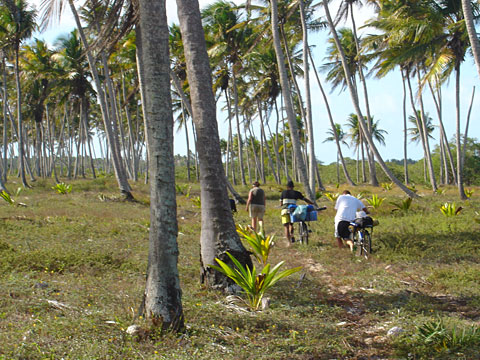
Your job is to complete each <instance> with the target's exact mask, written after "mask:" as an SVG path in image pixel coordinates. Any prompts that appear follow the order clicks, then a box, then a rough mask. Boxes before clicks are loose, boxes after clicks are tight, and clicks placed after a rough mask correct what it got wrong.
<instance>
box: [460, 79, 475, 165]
mask: <svg viewBox="0 0 480 360" xmlns="http://www.w3.org/2000/svg"><path fill="white" fill-rule="evenodd" d="M474 98H475V86H474V87H473V90H472V98H471V99H470V106H469V107H468V113H467V123H466V124H465V133H464V135H463V149H462V164H464V163H465V155H466V153H467V142H468V127H469V125H470V115H471V114H472V106H473V99H474Z"/></svg>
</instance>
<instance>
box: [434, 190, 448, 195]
mask: <svg viewBox="0 0 480 360" xmlns="http://www.w3.org/2000/svg"><path fill="white" fill-rule="evenodd" d="M445 192H446V190H445V189H440V188H438V189H437V190H435V194H437V195H444V194H445Z"/></svg>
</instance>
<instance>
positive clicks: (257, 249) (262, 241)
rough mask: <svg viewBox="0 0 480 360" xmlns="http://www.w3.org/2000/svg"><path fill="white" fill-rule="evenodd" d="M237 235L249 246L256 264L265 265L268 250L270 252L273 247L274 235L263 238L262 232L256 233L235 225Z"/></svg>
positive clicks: (268, 253)
mask: <svg viewBox="0 0 480 360" xmlns="http://www.w3.org/2000/svg"><path fill="white" fill-rule="evenodd" d="M237 233H238V234H239V235H240V238H242V239H244V240H245V241H246V242H247V243H248V244H249V245H250V248H251V250H252V253H253V256H255V258H256V259H257V260H258V262H259V263H260V264H263V265H266V264H267V261H268V256H269V255H270V250H272V247H273V245H274V241H273V240H274V239H275V235H269V236H265V233H264V232H263V230H262V231H260V232H258V233H257V232H255V231H253V230H251V229H249V228H248V227H243V226H241V225H237Z"/></svg>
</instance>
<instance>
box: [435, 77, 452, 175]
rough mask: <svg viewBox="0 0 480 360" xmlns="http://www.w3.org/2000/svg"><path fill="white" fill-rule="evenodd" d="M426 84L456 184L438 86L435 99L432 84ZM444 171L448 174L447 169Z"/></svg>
mask: <svg viewBox="0 0 480 360" xmlns="http://www.w3.org/2000/svg"><path fill="white" fill-rule="evenodd" d="M428 86H429V87H430V92H431V93H432V98H433V102H434V103H435V109H436V110H437V115H438V123H439V125H440V133H441V134H442V136H443V140H444V146H445V152H446V155H448V161H449V163H450V169H451V171H452V174H453V181H454V182H455V184H457V172H456V170H455V164H454V162H453V155H452V151H451V149H450V144H449V143H448V138H447V133H446V132H445V127H444V126H443V116H442V94H441V93H440V88H438V89H437V92H438V95H437V96H438V99H437V97H436V96H435V92H434V90H433V87H432V84H431V83H430V82H428ZM445 173H446V174H448V170H447V171H446V172H445ZM447 183H448V181H447Z"/></svg>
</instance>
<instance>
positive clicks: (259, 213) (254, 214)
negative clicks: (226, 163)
mask: <svg viewBox="0 0 480 360" xmlns="http://www.w3.org/2000/svg"><path fill="white" fill-rule="evenodd" d="M265 200H266V198H265V191H263V189H260V183H259V182H258V181H255V182H254V183H253V184H252V189H251V190H250V192H249V193H248V200H247V205H246V208H245V210H246V211H249V214H250V217H251V218H252V229H253V231H255V232H257V223H258V225H259V226H260V230H261V231H265V228H264V223H263V216H264V215H265V204H266V202H265Z"/></svg>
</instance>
